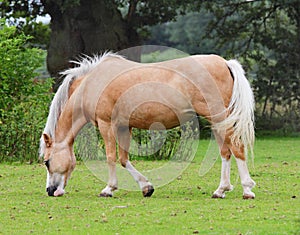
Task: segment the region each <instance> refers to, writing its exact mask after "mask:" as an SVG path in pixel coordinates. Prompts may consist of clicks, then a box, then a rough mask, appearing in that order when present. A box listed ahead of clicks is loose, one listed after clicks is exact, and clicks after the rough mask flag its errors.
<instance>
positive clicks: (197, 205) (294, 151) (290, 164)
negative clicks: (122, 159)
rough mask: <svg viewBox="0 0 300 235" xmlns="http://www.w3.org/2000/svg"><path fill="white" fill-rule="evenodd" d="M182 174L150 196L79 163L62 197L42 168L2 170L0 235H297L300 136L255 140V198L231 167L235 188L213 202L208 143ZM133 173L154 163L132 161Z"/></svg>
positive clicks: (215, 174) (215, 176)
mask: <svg viewBox="0 0 300 235" xmlns="http://www.w3.org/2000/svg"><path fill="white" fill-rule="evenodd" d="M200 143H201V144H200V147H199V150H198V153H197V155H196V158H195V159H194V161H193V162H192V163H191V165H190V166H189V168H188V169H187V170H185V171H184V172H183V173H182V175H181V176H180V177H178V178H177V179H176V180H174V181H173V182H171V183H170V184H168V185H166V186H164V187H160V188H156V191H155V192H154V195H153V196H152V197H151V198H143V197H142V194H141V192H137V191H125V190H119V191H117V192H116V193H115V197H114V198H99V197H97V194H99V192H100V191H101V189H102V188H103V187H104V186H105V183H103V182H101V181H100V180H98V179H97V178H96V177H95V176H94V175H93V174H92V173H91V172H90V171H89V170H88V169H87V168H86V167H85V165H84V164H83V163H79V164H78V165H77V167H76V169H75V171H74V173H73V175H72V178H71V179H70V181H69V185H68V186H67V188H66V191H67V194H66V195H64V196H63V197H59V198H54V197H48V196H47V195H46V192H45V180H46V170H45V168H44V166H42V165H8V164H1V165H0V234H32V233H33V234H43V233H46V234H60V233H61V234H104V233H105V234H197V233H199V234H300V138H268V139H259V140H258V141H257V142H256V146H255V160H254V166H252V164H251V163H250V164H249V165H250V171H251V175H252V176H253V179H254V180H255V181H256V183H257V186H256V187H255V188H254V190H253V191H254V192H255V193H256V199H254V200H243V199H242V188H241V186H240V182H239V179H238V176H237V169H236V165H235V164H234V162H233V166H232V184H233V185H234V186H235V189H234V191H232V192H230V193H227V195H226V198H225V199H221V200H218V199H211V194H212V192H213V191H214V190H215V189H216V187H217V186H218V184H219V177H220V165H221V164H220V162H221V161H220V160H219V159H218V160H217V162H216V163H215V165H214V166H213V167H212V169H211V170H210V171H209V172H208V173H207V174H206V175H204V176H202V177H200V176H199V174H198V172H199V166H200V163H201V161H202V158H203V156H204V154H205V149H206V146H207V144H208V141H201V142H200ZM134 164H135V165H136V167H137V169H142V168H148V167H153V165H155V164H159V163H157V162H145V161H135V162H134Z"/></svg>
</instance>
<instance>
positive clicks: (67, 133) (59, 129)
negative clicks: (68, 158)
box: [55, 95, 87, 145]
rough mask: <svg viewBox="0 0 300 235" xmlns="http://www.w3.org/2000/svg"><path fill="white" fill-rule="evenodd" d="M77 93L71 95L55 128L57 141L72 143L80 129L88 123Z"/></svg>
mask: <svg viewBox="0 0 300 235" xmlns="http://www.w3.org/2000/svg"><path fill="white" fill-rule="evenodd" d="M78 100H79V99H76V95H73V96H71V97H70V99H69V100H68V101H67V103H66V106H65V108H64V109H63V111H62V113H61V115H60V117H59V119H58V122H57V126H56V130H55V141H56V142H58V143H60V142H67V143H68V144H69V145H72V144H73V142H74V139H75V137H76V135H77V134H78V132H79V131H80V129H81V128H82V127H83V126H84V125H85V124H86V123H87V120H86V118H85V116H84V112H83V110H82V106H81V102H80V101H78Z"/></svg>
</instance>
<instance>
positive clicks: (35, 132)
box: [0, 22, 51, 162]
mask: <svg viewBox="0 0 300 235" xmlns="http://www.w3.org/2000/svg"><path fill="white" fill-rule="evenodd" d="M28 39H29V37H27V36H25V35H23V34H16V28H15V27H7V26H6V25H5V24H4V23H3V22H2V23H1V25H0V80H1V82H0V96H1V101H0V140H1V146H0V162H1V161H16V160H18V161H22V162H23V161H34V160H37V149H38V142H39V138H40V134H41V131H42V127H43V123H44V121H45V119H46V112H47V109H48V104H49V103H50V98H51V95H50V93H49V91H50V87H51V80H45V81H42V82H41V81H38V80H37V79H36V76H37V73H36V72H35V70H36V69H37V68H38V67H39V66H41V64H42V63H43V60H44V57H45V56H44V55H43V52H42V51H41V50H38V49H35V48H30V47H28V45H27V44H26V42H27V40H28Z"/></svg>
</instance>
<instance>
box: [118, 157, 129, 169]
mask: <svg viewBox="0 0 300 235" xmlns="http://www.w3.org/2000/svg"><path fill="white" fill-rule="evenodd" d="M127 162H128V159H124V158H120V163H121V166H122V167H124V168H126V165H127Z"/></svg>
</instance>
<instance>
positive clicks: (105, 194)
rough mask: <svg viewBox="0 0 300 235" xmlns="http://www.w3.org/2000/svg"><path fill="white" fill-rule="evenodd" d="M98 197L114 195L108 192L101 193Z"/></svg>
mask: <svg viewBox="0 0 300 235" xmlns="http://www.w3.org/2000/svg"><path fill="white" fill-rule="evenodd" d="M98 197H112V195H111V194H108V193H100V194H99V196H98Z"/></svg>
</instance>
